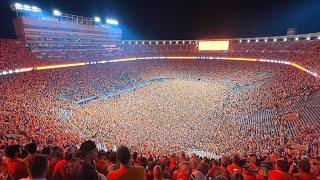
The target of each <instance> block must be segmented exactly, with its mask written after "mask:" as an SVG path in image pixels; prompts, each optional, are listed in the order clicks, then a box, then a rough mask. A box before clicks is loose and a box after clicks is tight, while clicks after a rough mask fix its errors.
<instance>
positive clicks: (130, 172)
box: [107, 146, 146, 180]
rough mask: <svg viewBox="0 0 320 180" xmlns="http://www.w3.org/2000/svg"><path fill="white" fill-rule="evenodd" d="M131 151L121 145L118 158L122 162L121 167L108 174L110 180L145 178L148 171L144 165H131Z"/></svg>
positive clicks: (142, 179) (140, 179)
mask: <svg viewBox="0 0 320 180" xmlns="http://www.w3.org/2000/svg"><path fill="white" fill-rule="evenodd" d="M130 158H131V154H130V151H129V149H128V148H127V147H125V146H120V147H119V148H118V150H117V160H118V161H119V162H120V169H117V170H115V171H112V172H110V173H109V174H108V176H107V179H108V180H131V179H134V180H145V179H146V171H145V169H144V168H143V167H132V166H130V163H129V160H130Z"/></svg>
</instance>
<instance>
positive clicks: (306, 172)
mask: <svg viewBox="0 0 320 180" xmlns="http://www.w3.org/2000/svg"><path fill="white" fill-rule="evenodd" d="M310 170H311V165H310V162H309V160H308V159H303V160H301V161H299V162H298V172H299V173H296V174H294V175H293V176H294V177H295V178H296V179H297V180H312V179H317V178H316V177H313V176H312V175H311V173H310Z"/></svg>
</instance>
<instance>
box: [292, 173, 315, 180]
mask: <svg viewBox="0 0 320 180" xmlns="http://www.w3.org/2000/svg"><path fill="white" fill-rule="evenodd" d="M293 176H294V177H295V178H296V179H297V180H313V179H317V178H316V177H313V176H311V175H310V174H308V173H297V174H294V175H293Z"/></svg>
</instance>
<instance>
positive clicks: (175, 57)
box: [167, 56, 198, 59]
mask: <svg viewBox="0 0 320 180" xmlns="http://www.w3.org/2000/svg"><path fill="white" fill-rule="evenodd" d="M167 59H198V57H196V56H169V57H167Z"/></svg>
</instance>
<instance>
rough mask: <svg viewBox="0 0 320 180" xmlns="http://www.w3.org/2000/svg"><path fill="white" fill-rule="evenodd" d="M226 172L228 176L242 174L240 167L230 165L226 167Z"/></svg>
mask: <svg viewBox="0 0 320 180" xmlns="http://www.w3.org/2000/svg"><path fill="white" fill-rule="evenodd" d="M227 171H228V173H229V174H233V173H234V172H238V173H242V168H241V167H240V166H238V165H236V164H234V163H232V164H230V165H229V166H228V167H227Z"/></svg>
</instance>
